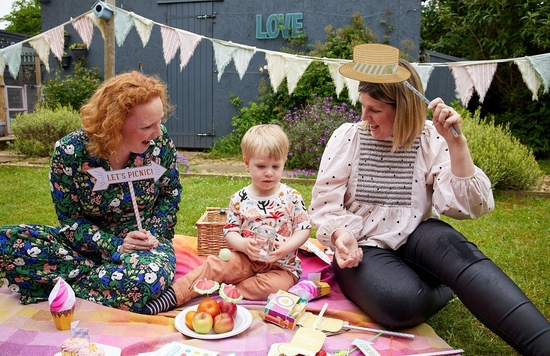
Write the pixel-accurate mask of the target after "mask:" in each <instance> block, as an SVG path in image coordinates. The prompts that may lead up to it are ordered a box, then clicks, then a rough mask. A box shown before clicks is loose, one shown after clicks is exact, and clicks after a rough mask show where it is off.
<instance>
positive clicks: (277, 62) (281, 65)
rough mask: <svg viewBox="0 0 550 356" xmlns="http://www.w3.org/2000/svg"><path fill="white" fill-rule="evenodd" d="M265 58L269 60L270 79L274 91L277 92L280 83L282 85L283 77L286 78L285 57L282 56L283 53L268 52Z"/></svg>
mask: <svg viewBox="0 0 550 356" xmlns="http://www.w3.org/2000/svg"><path fill="white" fill-rule="evenodd" d="M265 60H266V62H267V72H268V74H269V81H270V82H271V87H272V88H273V91H274V92H275V93H276V92H277V89H278V88H279V85H281V83H282V82H283V79H285V74H286V70H285V58H284V57H283V56H282V53H278V52H266V53H265Z"/></svg>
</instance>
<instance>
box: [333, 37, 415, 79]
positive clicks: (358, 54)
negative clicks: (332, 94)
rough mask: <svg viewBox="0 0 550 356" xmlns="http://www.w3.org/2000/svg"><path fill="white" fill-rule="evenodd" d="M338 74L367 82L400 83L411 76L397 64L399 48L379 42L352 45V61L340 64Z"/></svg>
mask: <svg viewBox="0 0 550 356" xmlns="http://www.w3.org/2000/svg"><path fill="white" fill-rule="evenodd" d="M340 74H342V75H343V76H344V77H347V78H350V79H355V80H359V81H362V82H368V83H400V82H403V81H405V80H407V79H409V77H410V76H411V73H410V72H409V71H408V69H406V68H404V67H401V66H400V65H399V49H397V48H395V47H393V46H388V45H385V44H379V43H366V44H361V45H357V46H355V47H353V61H352V62H351V63H346V64H344V65H343V66H341V67H340Z"/></svg>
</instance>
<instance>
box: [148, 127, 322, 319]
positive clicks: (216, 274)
mask: <svg viewBox="0 0 550 356" xmlns="http://www.w3.org/2000/svg"><path fill="white" fill-rule="evenodd" d="M241 149H242V153H243V161H244V165H245V167H246V169H247V171H248V172H249V173H250V178H251V180H252V183H251V184H250V185H248V186H246V187H244V188H242V189H241V190H239V191H238V192H236V193H235V194H233V195H232V196H231V200H230V203H229V209H228V212H227V224H226V225H225V227H224V234H225V238H226V240H227V243H228V245H229V246H230V247H231V248H232V249H233V252H232V253H231V257H230V258H229V259H228V260H227V261H224V260H222V259H221V258H220V257H218V256H215V255H211V256H208V257H207V259H206V261H205V263H204V264H203V265H201V266H199V267H197V268H196V269H194V270H192V271H191V272H189V273H188V274H187V275H185V276H183V277H181V278H179V279H178V280H176V281H175V282H174V283H173V284H172V286H171V287H170V288H169V289H168V290H166V291H165V292H164V293H163V294H161V296H160V297H158V298H157V299H155V300H151V301H150V302H148V303H147V304H146V305H145V307H144V308H143V309H142V311H141V312H142V313H143V314H149V315H153V314H158V313H161V312H164V311H168V310H172V309H174V308H175V307H177V306H180V305H182V304H184V303H186V302H187V301H189V300H190V299H192V298H195V297H197V296H199V294H198V293H197V292H195V291H194V290H193V285H194V284H195V282H196V281H197V280H199V279H203V278H206V279H210V280H214V281H217V282H219V283H220V284H221V283H227V284H234V285H235V286H236V287H237V288H238V289H239V292H240V293H241V294H242V295H243V297H244V298H246V299H249V300H267V297H268V296H269V295H270V294H271V293H275V292H277V291H278V290H279V289H282V290H288V289H289V288H290V287H292V286H293V285H295V284H296V283H297V282H298V280H299V279H300V276H301V274H302V267H301V262H300V259H299V258H298V255H297V250H298V248H299V247H300V246H302V245H303V244H304V243H305V242H306V241H307V239H308V238H309V237H310V234H311V224H310V221H309V215H308V213H307V209H306V206H305V203H304V200H303V198H302V196H301V194H300V193H299V192H298V191H296V190H294V189H292V188H290V187H288V186H287V185H285V184H282V183H281V177H282V174H283V169H284V165H285V162H286V159H287V155H288V150H289V141H288V137H287V136H286V134H285V132H284V131H283V130H282V129H281V128H280V127H279V126H277V125H273V124H267V125H257V126H253V127H251V128H250V129H249V130H248V132H247V133H246V134H245V135H244V136H243V139H242V142H241ZM266 228H273V229H274V230H275V232H276V234H275V241H274V247H275V249H274V250H273V251H271V252H269V255H268V257H267V258H265V257H263V256H262V255H261V249H260V245H261V242H260V241H259V239H258V240H257V239H255V237H256V232H257V231H260V230H266Z"/></svg>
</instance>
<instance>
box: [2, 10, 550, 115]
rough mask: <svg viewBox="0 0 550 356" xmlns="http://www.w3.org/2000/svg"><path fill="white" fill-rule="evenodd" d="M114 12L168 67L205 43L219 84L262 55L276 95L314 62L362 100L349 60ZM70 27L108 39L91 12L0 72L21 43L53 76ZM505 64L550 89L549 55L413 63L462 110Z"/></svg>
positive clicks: (120, 40)
mask: <svg viewBox="0 0 550 356" xmlns="http://www.w3.org/2000/svg"><path fill="white" fill-rule="evenodd" d="M114 12H115V13H114V16H113V20H114V22H115V23H114V28H115V38H116V42H117V45H118V46H119V47H121V46H123V45H124V42H125V40H126V37H127V36H128V34H129V32H130V31H131V29H132V28H135V30H136V31H137V33H138V35H139V36H140V39H141V42H142V44H143V47H145V46H146V45H147V43H148V42H149V39H150V36H151V32H152V30H153V27H154V26H155V25H157V26H159V27H160V33H161V37H162V51H163V56H164V61H165V63H166V65H168V64H169V63H170V62H171V61H172V59H173V58H174V57H175V55H176V52H177V51H178V49H179V51H180V71H182V70H183V69H184V68H185V66H186V65H187V63H188V62H189V60H190V59H191V57H192V56H193V54H194V51H195V49H196V47H197V46H198V44H199V43H200V42H201V40H202V39H203V38H204V39H206V40H209V41H210V42H211V43H212V46H213V48H214V53H215V61H216V66H217V69H218V81H220V80H221V78H222V75H223V73H224V71H225V68H226V66H227V65H228V64H229V63H230V62H231V61H233V62H234V64H235V68H236V70H237V72H238V74H239V78H240V79H242V78H243V77H244V75H245V73H246V72H247V70H248V66H249V64H250V61H251V59H252V57H253V56H254V55H255V54H256V53H258V52H261V53H264V55H265V60H266V62H267V65H266V68H267V70H268V75H269V80H270V84H271V86H272V88H273V90H274V91H275V92H276V91H277V90H278V88H279V86H280V84H281V83H282V81H283V80H284V79H285V78H286V79H287V82H288V92H289V94H292V92H293V91H294V89H295V88H296V85H297V84H298V82H299V80H300V78H301V77H302V75H303V73H304V72H305V70H306V69H307V68H308V66H309V65H310V64H311V63H312V62H314V61H318V62H321V63H324V64H325V65H326V66H327V67H328V70H329V73H330V76H331V78H332V80H333V82H334V85H335V88H336V94H337V95H340V93H341V92H342V90H343V89H344V86H346V87H347V88H348V95H349V98H350V100H351V101H352V102H353V103H356V102H357V100H358V97H359V93H358V92H357V88H358V85H359V82H358V81H356V80H351V79H348V78H345V77H343V76H342V75H341V74H340V73H339V71H338V69H339V67H340V66H341V65H342V64H345V63H349V62H350V60H346V59H332V58H320V57H311V56H299V55H292V54H288V53H283V52H276V51H269V50H264V49H260V48H256V47H251V46H247V45H242V44H238V43H233V42H230V41H229V42H228V41H222V40H219V39H214V38H208V37H205V36H201V35H198V34H195V33H192V32H189V31H185V30H182V29H177V28H172V27H169V26H167V25H164V24H161V23H157V22H154V21H152V20H150V19H147V18H145V17H142V16H140V15H137V14H135V13H133V12H128V11H126V10H123V9H120V8H118V7H114ZM67 24H72V26H73V27H74V29H75V30H76V32H77V33H78V35H79V36H80V38H81V39H82V42H83V43H84V44H86V46H87V47H88V48H89V47H90V45H91V43H92V37H93V28H94V26H95V27H97V28H99V30H100V31H101V35H102V36H103V38H105V21H103V20H101V19H99V18H98V17H97V16H95V15H94V14H93V12H92V11H88V12H86V13H84V14H82V15H80V16H78V17H77V18H74V19H71V20H70V21H67V22H65V23H63V24H61V25H59V26H56V27H55V28H52V29H50V30H48V31H46V32H43V33H41V34H39V35H37V36H34V37H31V38H29V39H26V40H23V41H21V42H18V43H16V44H13V45H11V46H8V47H5V48H2V49H0V73H3V72H4V70H5V68H6V66H8V68H9V72H10V74H11V76H12V77H14V78H17V75H18V74H19V69H20V66H21V53H22V49H23V44H25V43H28V44H29V45H30V46H31V47H32V48H34V49H35V50H36V52H37V54H38V57H39V58H40V60H41V61H42V62H43V63H44V65H45V68H46V70H48V71H49V70H50V67H49V63H48V59H49V55H50V53H51V54H53V56H54V57H55V58H57V59H58V60H61V57H62V56H63V48H64V26H65V25H67ZM504 62H513V63H515V64H516V66H517V67H518V69H519V71H520V73H521V75H522V77H523V80H524V82H525V84H526V85H527V87H528V88H529V90H530V91H531V92H532V93H533V96H532V99H533V100H538V93H539V90H540V88H541V86H543V88H544V93H547V92H548V91H549V90H550V53H545V54H540V55H535V56H526V57H522V58H510V59H496V60H483V61H461V62H448V63H412V65H413V66H414V67H415V69H416V70H417V72H418V74H419V75H420V78H421V80H422V85H423V87H424V90H426V88H427V85H428V81H429V79H430V76H431V74H432V71H433V69H434V68H436V67H443V66H445V67H448V68H449V69H450V70H451V73H452V75H453V77H454V80H455V85H456V88H457V91H458V93H459V97H460V100H461V102H462V104H463V105H467V104H468V102H469V101H470V99H471V97H472V95H473V91H474V90H475V91H476V92H477V93H478V94H479V97H480V102H483V99H484V98H485V94H486V93H487V90H488V89H489V87H490V85H491V82H492V81H493V76H494V73H495V71H496V69H497V64H498V63H504Z"/></svg>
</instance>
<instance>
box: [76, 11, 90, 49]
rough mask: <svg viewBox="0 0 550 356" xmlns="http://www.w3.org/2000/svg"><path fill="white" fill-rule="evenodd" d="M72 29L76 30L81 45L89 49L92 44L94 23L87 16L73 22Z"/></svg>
mask: <svg viewBox="0 0 550 356" xmlns="http://www.w3.org/2000/svg"><path fill="white" fill-rule="evenodd" d="M73 28H74V29H75V30H76V32H77V33H78V35H79V36H80V39H81V40H82V43H84V44H85V45H86V47H87V48H90V45H91V44H92V38H93V36H94V23H93V22H92V20H90V18H89V17H88V16H82V17H80V18H79V19H77V20H75V22H73Z"/></svg>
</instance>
